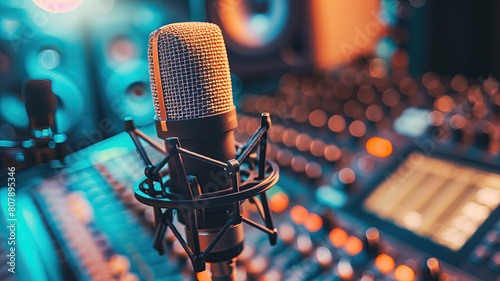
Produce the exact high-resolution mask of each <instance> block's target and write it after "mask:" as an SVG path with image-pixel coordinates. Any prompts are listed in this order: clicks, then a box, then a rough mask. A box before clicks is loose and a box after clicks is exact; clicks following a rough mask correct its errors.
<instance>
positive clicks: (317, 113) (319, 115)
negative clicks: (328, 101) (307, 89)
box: [309, 109, 327, 128]
mask: <svg viewBox="0 0 500 281" xmlns="http://www.w3.org/2000/svg"><path fill="white" fill-rule="evenodd" d="M326 121H327V117H326V113H325V112H324V111H323V110H321V109H316V110H314V111H313V112H311V113H310V114H309V123H311V125H313V126H314V127H317V128H320V127H323V126H325V124H326Z"/></svg>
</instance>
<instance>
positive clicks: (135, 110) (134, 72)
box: [106, 60, 154, 126]
mask: <svg viewBox="0 0 500 281" xmlns="http://www.w3.org/2000/svg"><path fill="white" fill-rule="evenodd" d="M124 81H126V82H124ZM106 95H107V97H108V101H109V102H110V104H111V109H112V110H113V111H114V113H115V114H117V115H118V116H121V117H126V116H131V117H132V118H134V122H135V123H136V125H137V126H143V125H147V124H150V123H152V122H153V118H151V117H152V116H154V106H153V103H152V102H151V101H152V97H151V89H150V88H149V73H148V62H147V61H145V60H133V61H130V62H126V63H123V64H122V65H121V66H120V67H118V68H116V70H115V71H114V72H113V73H112V74H111V76H110V77H109V80H108V83H107V87H106Z"/></svg>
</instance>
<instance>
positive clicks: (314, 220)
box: [304, 213, 323, 232]
mask: <svg viewBox="0 0 500 281" xmlns="http://www.w3.org/2000/svg"><path fill="white" fill-rule="evenodd" d="M304 226H305V227H306V229H307V230H309V231H310V232H316V231H318V230H320V229H321V227H322V226H323V219H322V218H321V217H320V216H318V215H317V214H314V213H310V214H309V216H308V217H307V220H306V221H305V222H304Z"/></svg>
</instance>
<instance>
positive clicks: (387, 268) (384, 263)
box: [375, 254, 395, 274]
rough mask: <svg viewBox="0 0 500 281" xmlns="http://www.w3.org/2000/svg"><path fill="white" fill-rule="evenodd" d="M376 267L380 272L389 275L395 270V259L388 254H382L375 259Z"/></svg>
mask: <svg viewBox="0 0 500 281" xmlns="http://www.w3.org/2000/svg"><path fill="white" fill-rule="evenodd" d="M375 266H376V267H377V269H378V270H379V271H380V272H382V273H384V274H387V273H389V272H391V271H392V270H393V269H394V266H395V263H394V259H393V258H392V257H390V256H388V255H386V254H380V255H379V256H378V257H377V258H376V259H375Z"/></svg>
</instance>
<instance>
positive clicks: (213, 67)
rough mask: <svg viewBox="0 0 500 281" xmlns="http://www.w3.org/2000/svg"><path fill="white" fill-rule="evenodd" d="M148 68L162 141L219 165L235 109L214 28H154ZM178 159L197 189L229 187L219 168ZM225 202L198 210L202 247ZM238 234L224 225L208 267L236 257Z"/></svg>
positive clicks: (230, 140)
mask: <svg viewBox="0 0 500 281" xmlns="http://www.w3.org/2000/svg"><path fill="white" fill-rule="evenodd" d="M149 71H150V78H151V92H152V96H153V101H154V107H155V112H156V117H155V124H156V129H157V134H158V136H159V137H160V138H162V139H166V138H169V137H177V138H178V139H179V141H180V144H181V145H182V147H183V148H185V149H187V150H190V151H192V152H195V153H199V154H202V155H204V156H208V157H210V158H212V159H215V160H218V161H221V162H224V163H225V162H226V161H228V160H231V159H234V158H235V144H234V134H233V130H234V129H235V128H236V127H237V118H236V108H235V106H234V103H233V96H232V90H231V77H230V71H229V63H228V59H227V54H226V48H225V45H224V40H223V37H222V33H221V31H220V29H219V27H218V26H217V25H215V24H211V23H200V22H186V23H175V24H170V25H167V26H164V27H162V28H160V29H157V30H155V31H154V32H152V33H151V36H150V39H149ZM183 162H184V168H185V171H186V174H187V175H193V176H195V177H196V179H197V181H198V183H199V186H200V189H201V193H207V192H217V191H221V192H224V190H228V189H230V188H231V180H226V177H225V171H224V169H223V168H221V167H215V166H213V165H211V164H210V163H206V162H201V161H197V160H195V159H192V158H189V157H184V158H183ZM168 164H169V170H175V169H176V167H175V163H174V162H172V161H169V163H168ZM170 178H171V179H170V180H171V181H172V183H171V190H172V191H173V192H176V193H180V194H183V193H184V192H186V191H185V190H183V189H182V184H181V183H180V182H179V180H182V179H179V178H178V177H176V174H175V173H170ZM229 203H231V202H228V205H225V206H220V207H215V208H207V209H204V210H203V212H199V214H198V217H197V220H198V222H197V223H198V229H199V234H200V246H201V247H202V248H206V247H208V245H209V244H210V242H211V241H212V240H213V239H214V238H215V237H216V235H217V234H218V233H219V231H220V229H221V228H222V227H223V226H224V224H225V223H226V221H227V215H226V213H227V212H232V211H233V210H232V208H233V204H229ZM179 220H180V222H182V223H183V224H189V223H190V222H189V221H188V216H187V215H180V216H179ZM186 229H189V228H186ZM186 236H187V237H188V244H190V245H192V241H190V237H191V233H189V230H187V233H186ZM243 238H244V235H243V225H242V224H238V225H236V226H234V227H231V228H230V229H228V231H227V233H226V234H225V236H224V237H223V238H222V239H221V241H220V242H219V243H218V244H217V245H216V246H215V247H214V248H213V249H212V251H211V253H210V254H209V255H208V256H207V261H208V262H211V263H212V268H213V269H215V267H219V265H218V264H217V263H226V262H231V260H232V259H233V258H235V257H236V256H238V254H239V253H240V252H241V251H242V249H243ZM221 271H224V270H221ZM227 273H228V272H226V273H223V275H226V274H227ZM212 274H216V272H213V273H212ZM214 277H215V276H214Z"/></svg>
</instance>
